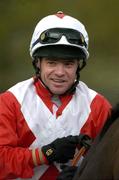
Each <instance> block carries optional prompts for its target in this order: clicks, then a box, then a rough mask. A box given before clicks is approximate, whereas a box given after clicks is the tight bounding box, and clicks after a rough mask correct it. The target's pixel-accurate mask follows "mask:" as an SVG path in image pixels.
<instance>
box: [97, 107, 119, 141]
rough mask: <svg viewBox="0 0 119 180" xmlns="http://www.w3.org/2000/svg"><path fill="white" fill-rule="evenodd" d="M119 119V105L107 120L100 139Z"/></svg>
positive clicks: (113, 108) (112, 110)
mask: <svg viewBox="0 0 119 180" xmlns="http://www.w3.org/2000/svg"><path fill="white" fill-rule="evenodd" d="M118 117H119V103H118V104H116V105H115V106H113V107H112V109H111V114H110V116H109V117H108V118H107V120H106V123H105V124H104V127H103V129H102V131H101V133H100V139H101V138H102V137H103V136H104V134H105V133H106V131H107V130H108V128H109V127H110V126H111V125H112V123H113V122H115V120H117V119H118Z"/></svg>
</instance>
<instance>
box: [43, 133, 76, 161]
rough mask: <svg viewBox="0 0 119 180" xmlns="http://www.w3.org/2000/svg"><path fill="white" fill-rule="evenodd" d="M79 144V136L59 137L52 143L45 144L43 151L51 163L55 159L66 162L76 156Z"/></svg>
mask: <svg viewBox="0 0 119 180" xmlns="http://www.w3.org/2000/svg"><path fill="white" fill-rule="evenodd" d="M77 144H78V136H67V137H63V138H58V139H56V140H55V141H53V142H52V143H50V144H48V145H46V146H43V147H42V152H43V153H44V155H45V156H46V158H47V160H48V161H49V163H52V162H54V161H56V162H58V163H66V162H67V161H68V160H69V159H72V158H73V157H74V154H75V149H76V146H77Z"/></svg>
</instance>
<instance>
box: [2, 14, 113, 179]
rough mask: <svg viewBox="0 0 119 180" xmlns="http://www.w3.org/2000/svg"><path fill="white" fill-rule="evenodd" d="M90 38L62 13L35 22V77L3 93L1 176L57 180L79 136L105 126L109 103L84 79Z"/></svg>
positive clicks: (72, 19) (74, 20) (72, 154)
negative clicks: (82, 74)
mask: <svg viewBox="0 0 119 180" xmlns="http://www.w3.org/2000/svg"><path fill="white" fill-rule="evenodd" d="M88 40H89V39H88V34H87V31H86V29H85V27H84V25H83V24H82V23H81V22H80V21H79V20H77V19H75V18H74V17H71V16H69V15H65V14H64V13H63V12H58V13H56V14H54V15H48V16H46V17H44V18H43V19H41V20H40V21H39V22H38V24H37V25H36V27H35V30H34V33H33V35H32V39H31V43H30V56H31V59H32V63H33V66H34V68H35V72H36V73H35V76H33V77H31V78H29V79H27V80H24V81H22V82H19V83H17V84H16V85H14V86H13V87H11V88H9V89H8V90H7V91H5V92H4V93H2V94H1V95H0V179H2V180H6V179H15V178H16V179H17V178H18V179H22V178H23V179H25V178H29V179H33V180H38V179H40V180H55V179H56V177H57V176H58V173H59V171H60V163H67V162H68V163H70V160H71V159H72V158H73V156H74V154H75V150H76V148H77V144H78V143H79V140H78V137H79V134H86V135H88V136H89V137H91V138H95V137H96V135H97V134H98V133H99V131H100V130H101V128H102V127H103V124H104V122H105V120H106V119H107V117H108V115H109V113H110V109H111V105H110V103H109V102H108V100H106V99H105V97H103V96H102V95H100V94H99V93H97V92H96V91H94V90H92V89H90V88H89V87H88V86H87V85H86V84H85V83H84V82H82V81H80V71H81V70H82V69H83V68H84V67H85V65H86V63H87V60H88V58H89V52H88Z"/></svg>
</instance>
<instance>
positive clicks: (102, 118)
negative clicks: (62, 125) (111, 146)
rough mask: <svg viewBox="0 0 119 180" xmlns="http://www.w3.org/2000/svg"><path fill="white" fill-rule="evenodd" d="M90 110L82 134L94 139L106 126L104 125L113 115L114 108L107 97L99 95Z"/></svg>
mask: <svg viewBox="0 0 119 180" xmlns="http://www.w3.org/2000/svg"><path fill="white" fill-rule="evenodd" d="M90 108H91V112H90V114H89V117H88V119H87V121H86V123H85V124H84V126H83V127H82V129H81V133H83V134H87V135H89V136H90V137H91V138H93V139H94V138H95V137H96V136H97V134H98V133H99V132H100V131H101V129H102V127H103V126H104V123H105V122H106V120H107V118H108V116H109V115H110V113H111V109H112V106H111V104H110V103H109V102H108V100H107V99H106V98H105V97H103V96H102V95H100V94H97V95H96V97H95V98H94V99H93V101H92V103H91V106H90Z"/></svg>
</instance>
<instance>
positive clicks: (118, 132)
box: [73, 104, 119, 180]
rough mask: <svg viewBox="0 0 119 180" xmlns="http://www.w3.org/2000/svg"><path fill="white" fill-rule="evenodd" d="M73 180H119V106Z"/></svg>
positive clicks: (113, 111)
mask: <svg viewBox="0 0 119 180" xmlns="http://www.w3.org/2000/svg"><path fill="white" fill-rule="evenodd" d="M73 180H119V104H117V105H115V106H114V107H113V108H112V111H111V116H110V117H109V118H108V119H107V121H106V123H105V124H104V127H103V129H102V130H101V132H100V133H99V135H98V136H97V137H96V138H95V140H94V142H93V144H92V146H91V147H90V149H89V150H88V152H87V154H86V155H85V158H84V160H83V162H82V163H81V165H80V166H79V167H78V170H77V171H76V173H75V175H74V178H73Z"/></svg>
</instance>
